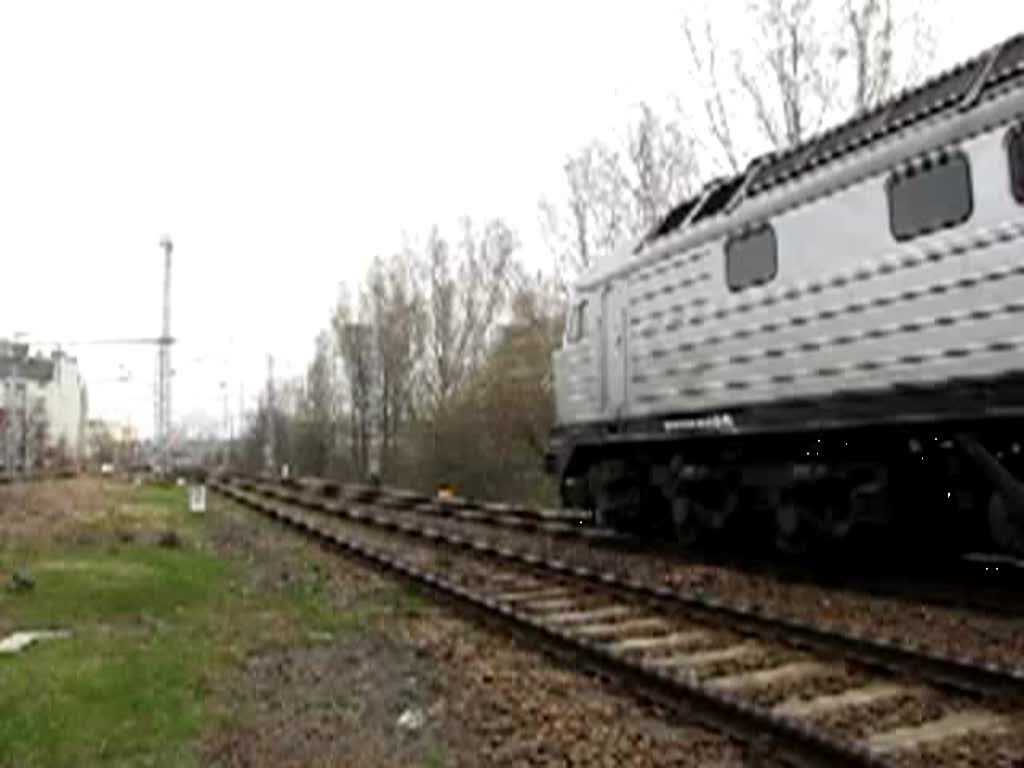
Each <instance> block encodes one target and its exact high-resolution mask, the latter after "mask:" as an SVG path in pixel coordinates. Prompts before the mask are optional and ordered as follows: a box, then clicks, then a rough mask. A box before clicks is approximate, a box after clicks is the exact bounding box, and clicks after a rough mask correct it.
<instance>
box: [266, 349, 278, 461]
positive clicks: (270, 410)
mask: <svg viewBox="0 0 1024 768" xmlns="http://www.w3.org/2000/svg"><path fill="white" fill-rule="evenodd" d="M276 410H277V409H276V408H275V407H274V356H273V355H267V431H266V437H265V442H264V443H263V467H264V469H265V470H266V472H267V474H269V475H270V476H271V477H273V476H274V475H275V470H274V465H275V461H274V448H275V446H274V438H275V435H274V416H275V414H276Z"/></svg>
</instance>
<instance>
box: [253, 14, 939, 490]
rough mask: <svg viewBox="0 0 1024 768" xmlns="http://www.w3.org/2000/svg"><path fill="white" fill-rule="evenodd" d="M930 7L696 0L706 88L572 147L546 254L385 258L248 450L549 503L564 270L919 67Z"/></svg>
mask: <svg viewBox="0 0 1024 768" xmlns="http://www.w3.org/2000/svg"><path fill="white" fill-rule="evenodd" d="M919 10H920V9H919V8H917V7H915V4H914V2H913V0H906V1H905V2H897V0H815V1H814V2H812V0H749V2H747V3H746V11H747V14H748V19H749V20H750V21H751V25H750V34H743V35H741V36H737V34H736V30H735V29H734V28H733V27H734V26H735V25H732V24H731V23H730V26H729V28H726V29H722V28H719V27H717V26H716V25H715V24H714V23H712V20H711V19H710V18H708V17H704V18H702V17H700V15H699V11H697V12H694V11H689V12H687V14H686V15H685V17H684V18H682V19H681V21H682V24H681V33H680V46H679V50H680V51H681V61H680V70H681V74H685V77H686V79H687V81H688V82H689V83H690V85H691V87H694V86H696V87H699V89H700V96H699V98H697V99H693V98H692V94H691V103H690V104H689V105H683V106H678V105H677V106H676V107H674V108H671V109H656V108H654V107H653V106H651V105H650V104H646V103H640V104H639V105H638V107H637V110H636V112H635V113H634V114H633V116H632V118H631V119H630V120H629V121H628V122H627V124H626V126H625V131H624V132H623V135H622V136H620V137H617V138H614V139H594V140H593V141H590V142H588V143H587V144H585V145H584V146H582V147H580V148H579V149H577V150H576V151H575V152H572V153H571V154H569V155H568V156H567V158H566V160H565V163H564V166H563V172H564V181H565V186H564V190H563V197H562V199H560V200H554V201H552V200H550V199H543V200H541V201H540V205H539V214H540V216H539V218H540V227H541V230H542V232H543V234H544V235H545V238H546V241H547V244H548V247H549V250H550V256H551V262H550V263H551V268H550V269H549V270H546V271H544V272H542V273H541V274H533V273H530V272H529V271H528V270H527V269H526V268H525V267H524V265H523V261H522V255H521V254H520V253H519V249H518V241H517V236H516V234H515V233H514V232H513V231H512V230H511V229H510V228H509V227H508V226H507V225H506V224H505V223H504V222H503V221H501V220H500V219H495V220H493V221H490V222H487V223H486V224H483V225H479V224H474V223H473V222H470V221H464V222H463V223H462V225H461V227H460V229H459V231H457V232H455V233H449V234H444V233H442V232H441V231H439V230H436V229H435V230H434V231H433V232H431V233H430V234H429V236H427V237H426V238H425V241H424V242H423V243H422V244H420V245H418V246H416V247H408V248H406V249H405V250H403V251H402V252H400V253H396V254H394V255H392V256H390V257H386V258H378V259H377V260H375V261H374V262H373V265H372V267H371V268H370V270H369V272H368V274H367V275H366V276H365V278H364V279H363V280H362V281H360V282H358V283H357V284H356V285H354V286H350V287H349V289H348V290H347V292H346V293H345V294H344V295H343V296H342V297H341V298H340V300H339V301H338V304H337V306H336V307H335V309H334V312H333V316H332V317H331V322H330V324H329V327H327V328H325V329H324V330H323V332H322V333H321V334H320V335H319V336H318V337H317V339H316V348H315V354H314V357H313V359H312V361H311V362H310V364H309V367H308V370H307V372H306V375H305V376H304V377H303V378H301V379H299V380H294V381H284V382H275V383H274V385H273V386H272V387H270V388H268V391H267V392H265V393H263V396H262V398H261V400H260V404H259V408H258V411H257V413H256V414H255V416H254V418H252V419H251V420H250V426H249V429H248V431H247V432H246V433H245V434H244V436H243V438H242V440H241V441H240V445H239V446H237V451H236V454H237V460H238V461H240V462H241V463H243V464H244V465H245V466H246V467H247V468H249V469H251V470H256V469H259V468H262V467H264V466H265V464H266V462H267V459H268V455H267V452H266V450H267V447H268V445H270V444H272V445H273V449H272V454H273V455H272V458H273V461H274V463H275V464H276V465H278V466H280V465H281V464H285V463H286V464H288V465H289V466H290V468H291V471H292V472H293V473H298V474H316V475H327V476H331V477H336V478H339V479H357V478H358V479H364V478H366V477H367V476H369V475H370V474H371V473H376V474H378V475H379V476H380V477H381V478H382V479H383V480H384V481H385V482H388V483H393V484H398V485H405V486H412V487H420V488H431V487H433V486H435V485H436V484H437V483H439V482H450V483H453V484H454V485H455V486H456V488H457V489H458V490H459V491H460V492H463V493H467V494H472V495H479V496H489V497H501V498H520V499H533V500H550V499H551V498H552V496H553V488H552V487H551V485H550V483H549V481H548V479H547V478H545V477H544V475H543V474H542V472H541V462H542V457H543V453H544V447H545V442H546V439H547V434H548V432H549V429H550V427H551V425H552V421H553V416H554V403H553V375H552V371H551V369H550V360H551V353H552V351H553V350H554V348H555V347H556V346H557V343H558V339H559V337H560V334H561V329H562V316H563V307H564V300H565V297H566V286H567V285H569V284H570V283H571V281H572V280H573V278H574V277H575V276H576V275H577V274H578V273H579V272H580V271H581V270H584V269H586V268H588V267H589V266H590V265H592V264H593V263H594V262H595V260H596V259H598V258H601V256H602V255H604V254H606V253H608V252H609V251H611V250H612V249H614V248H615V247H617V246H618V245H619V244H621V243H623V241H629V240H631V239H633V238H635V237H637V236H638V235H640V234H641V233H643V232H645V231H647V230H648V229H649V228H650V227H651V226H652V225H653V224H655V223H656V222H657V221H658V220H659V219H660V218H661V217H662V216H664V215H665V213H666V212H667V211H668V210H670V209H671V207H672V206H673V205H675V204H676V203H678V202H680V200H681V199H682V198H684V197H685V196H686V195H689V194H693V193H694V192H695V191H696V190H698V189H699V188H700V185H701V183H702V182H706V181H707V180H708V179H709V178H711V177H713V176H715V175H718V174H723V173H736V172H739V171H741V170H742V169H743V168H744V167H745V165H746V163H748V162H749V160H750V158H751V157H752V155H753V154H755V153H758V152H763V151H765V150H769V149H781V148H785V147H787V146H790V145H792V144H795V143H798V142H800V141H802V140H804V139H806V138H807V137H808V136H809V135H810V134H811V133H813V132H815V131H817V130H819V129H821V128H823V127H825V126H827V125H828V124H830V123H834V122H836V121H837V120H840V119H842V118H844V117H847V116H849V115H850V114H854V113H858V112H863V111H865V110H868V109H871V108H872V107H873V106H874V105H875V104H877V103H878V101H880V100H881V99H883V98H885V97H886V96H888V95H889V94H891V93H892V92H893V91H895V90H897V89H899V88H901V87H903V86H905V85H907V84H908V83H909V82H911V81H913V80H916V79H918V78H919V76H920V73H921V72H922V71H923V69H924V66H925V65H926V63H927V62H928V61H929V59H930V34H929V28H928V25H927V22H926V21H925V19H924V18H923V17H922V15H921V14H920V12H919ZM721 18H727V17H726V16H721ZM730 36H731V37H730Z"/></svg>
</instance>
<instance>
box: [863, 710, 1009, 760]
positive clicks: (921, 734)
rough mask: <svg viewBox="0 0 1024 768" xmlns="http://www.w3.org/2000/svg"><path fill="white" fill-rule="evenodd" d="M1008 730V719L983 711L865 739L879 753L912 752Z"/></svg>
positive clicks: (945, 718)
mask: <svg viewBox="0 0 1024 768" xmlns="http://www.w3.org/2000/svg"><path fill="white" fill-rule="evenodd" d="M1009 728H1010V719H1009V718H1007V717H1004V716H1002V715H997V714H995V713H993V712H986V711H984V710H966V711H963V712H953V713H950V714H948V715H945V716H944V717H940V718H938V719H937V720H929V721H928V722H926V723H921V724H920V725H911V726H907V727H904V728H894V729H893V730H891V731H883V732H882V733H876V734H873V735H871V736H869V737H868V739H867V741H868V744H869V745H870V746H871V747H872V748H873V749H877V750H879V751H882V752H896V751H900V750H908V749H916V748H917V747H920V746H921V745H923V744H933V743H935V742H937V741H945V740H947V739H957V738H960V737H961V736H967V735H968V734H976V733H985V734H998V733H1005V732H1007V731H1008V730H1009Z"/></svg>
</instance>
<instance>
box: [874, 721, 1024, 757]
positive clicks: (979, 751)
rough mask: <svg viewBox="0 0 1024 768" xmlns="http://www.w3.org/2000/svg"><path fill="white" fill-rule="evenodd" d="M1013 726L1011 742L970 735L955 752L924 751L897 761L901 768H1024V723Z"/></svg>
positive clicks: (929, 749) (934, 749)
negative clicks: (1023, 767) (1013, 732)
mask: <svg viewBox="0 0 1024 768" xmlns="http://www.w3.org/2000/svg"><path fill="white" fill-rule="evenodd" d="M1011 727H1015V728H1016V733H1015V734H1014V736H1013V737H1012V738H1011V740H1010V741H1009V742H1008V741H1007V739H1006V737H1005V736H1000V737H993V736H990V735H981V734H978V735H975V736H967V737H964V738H963V739H960V741H958V742H957V745H956V746H955V747H954V748H952V749H949V748H947V749H940V748H922V749H920V750H918V751H917V752H916V753H915V754H913V755H905V756H902V757H899V758H897V759H896V760H894V764H895V765H897V766H899V768H954V766H955V767H956V768H1021V766H1024V722H1019V721H1018V722H1016V723H1014V724H1013V725H1012V726H1011Z"/></svg>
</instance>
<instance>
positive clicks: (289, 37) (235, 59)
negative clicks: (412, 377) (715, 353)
mask: <svg viewBox="0 0 1024 768" xmlns="http://www.w3.org/2000/svg"><path fill="white" fill-rule="evenodd" d="M928 5H929V7H931V6H934V13H932V14H931V19H932V25H933V28H934V36H935V39H936V43H937V51H936V53H937V60H936V62H935V63H936V66H937V67H942V66H947V65H949V64H950V63H953V62H955V61H956V60H958V59H961V58H964V57H966V56H969V55H971V54H973V53H975V52H977V51H978V50H980V49H982V48H983V47H985V46H988V45H991V44H992V43H995V42H998V41H999V40H1001V39H1003V38H1004V37H1007V36H1009V35H1010V34H1012V33H1013V32H1014V31H1015V30H1022V29H1024V4H1021V3H1018V4H1013V3H1007V2H1005V0H972V1H971V2H969V3H968V2H966V1H965V0H935V2H933V3H930V4H928ZM684 7H685V4H684V3H683V2H669V1H668V0H633V2H625V1H623V2H619V3H601V2H575V1H574V2H568V1H567V0H563V2H551V1H550V0H548V1H547V2H540V1H538V2H534V1H533V0H529V1H527V0H521V1H520V2H517V3H501V4H498V3H482V2H479V1H477V2H468V1H467V2H456V1H454V0H444V1H442V0H432V2H429V3H421V2H412V1H410V2H374V3H342V2H333V3H330V2H311V1H308V0H291V1H290V2H283V1H282V2H277V3H269V2H257V1H255V0H248V1H247V2H210V1H209V0H208V1H207V2H191V1H186V0H177V1H176V2H166V3H152V2H142V1H141V0H131V1H130V2H89V3H83V2H80V1H78V2H47V1H46V0H34V1H33V2H15V1H14V0H0V257H2V259H3V261H2V263H3V265H4V267H5V274H4V275H3V279H2V284H3V286H4V289H5V290H4V291H3V294H2V299H0V336H6V335H10V334H12V333H15V332H25V333H27V334H28V336H29V337H30V338H34V339H42V340H55V341H65V342H69V341H78V340H84V339H105V338H122V337H144V336H156V335H157V334H158V332H159V324H160V290H161V286H160V280H161V269H162V266H161V251H160V249H159V248H158V245H157V243H158V241H159V238H160V236H161V234H163V233H165V232H167V233H170V234H171V236H172V237H173V239H174V243H175V253H174V260H175V263H174V279H173V283H174V285H173V292H174V302H173V307H174V309H173V331H174V335H175V336H176V337H178V338H179V339H180V343H179V344H178V345H177V346H176V347H175V349H174V353H173V354H174V363H175V365H174V367H175V369H176V371H177V376H176V378H175V398H174V400H175V402H174V410H175V415H176V416H181V415H183V414H189V413H192V412H200V411H205V412H207V413H209V414H211V416H212V417H214V418H219V414H220V412H221V406H220V393H219V387H218V383H219V382H220V381H222V380H227V381H228V382H229V385H230V391H231V409H232V411H234V410H235V409H236V408H237V401H238V390H239V385H240V383H241V382H244V385H245V388H246V391H247V395H250V396H251V395H253V394H254V393H255V390H256V389H257V388H258V387H259V386H260V383H261V379H262V374H263V370H264V365H265V355H266V353H268V352H272V353H274V354H275V356H276V357H277V359H278V370H279V371H280V372H282V373H296V372H298V371H299V370H301V368H302V366H303V365H304V364H305V362H306V361H307V360H308V358H309V356H310V354H311V351H312V343H313V341H312V340H313V337H314V335H315V334H316V332H317V331H318V330H319V329H320V328H322V327H323V326H324V325H325V323H326V321H327V318H328V316H329V312H330V309H331V307H332V305H333V302H334V299H335V296H336V294H337V287H338V284H339V283H340V282H341V281H343V280H346V279H347V280H357V279H358V278H359V275H360V274H361V272H362V271H363V269H364V268H365V266H366V264H367V263H368V261H369V260H370V258H372V257H373V256H374V255H375V254H386V253H388V252H389V251H392V250H394V249H396V248H397V247H399V246H400V244H401V242H402V238H403V233H408V234H409V235H410V236H413V237H415V236H418V235H421V234H422V233H424V232H425V231H426V230H427V229H428V228H429V227H430V225H431V224H433V223H438V224H440V225H441V226H442V227H447V226H450V225H452V224H454V222H455V220H456V219H457V217H459V216H460V215H463V214H470V215H474V216H477V217H485V216H491V215H500V216H503V217H505V218H506V219H507V220H508V221H509V222H510V223H511V224H512V225H513V227H515V228H516V229H517V231H518V232H519V234H520V237H521V239H522V240H523V241H524V243H525V247H526V250H527V251H528V253H527V256H528V257H529V258H531V259H532V260H535V261H536V263H541V262H542V261H543V259H544V258H545V255H544V253H543V252H542V245H541V242H540V240H539V235H538V233H537V224H536V222H537V216H536V211H537V201H538V199H539V197H541V196H542V195H547V196H553V197H559V196H560V194H561V188H560V182H561V176H560V168H561V164H562V161H563V158H564V156H565V155H566V154H567V153H568V152H570V151H571V150H573V149H574V148H575V147H577V146H578V145H580V144H582V143H584V142H586V141H587V140H589V139H591V138H594V137H605V136H608V135H609V133H610V132H612V131H616V130H619V129H621V127H622V124H623V123H624V121H625V120H626V117H627V114H628V113H627V110H628V109H629V107H630V105H632V104H634V103H636V102H637V101H639V100H641V99H649V100H654V101H659V100H663V99H666V98H670V97H673V96H676V95H681V94H683V93H684V88H685V84H684V83H683V82H682V79H683V78H684V77H685V59H684V55H685V52H684V49H683V47H682V40H681V36H680V32H679V28H680V26H679V25H680V21H681V17H682V9H683V8H684ZM715 7H716V12H721V13H722V14H723V18H730V15H732V17H735V15H736V14H737V13H739V9H742V8H743V3H742V0H735V1H734V2H727V0H722V2H720V3H717V4H716V6H715ZM76 351H77V354H78V357H79V360H80V362H81V365H82V367H83V369H84V371H85V375H86V377H87V380H88V383H89V386H90V398H91V410H92V413H93V414H94V415H99V416H101V417H108V418H115V419H126V418H127V419H131V420H132V421H134V422H135V423H136V424H138V425H139V426H141V427H142V428H143V431H144V432H146V433H148V432H150V430H151V427H152V381H153V372H154V367H155V366H154V358H155V353H154V350H153V349H152V348H148V347H135V348H132V347H106V348H100V347H81V348H78V349H77V350H76ZM122 365H123V366H125V367H126V368H127V369H128V370H129V371H130V372H131V376H132V380H131V382H130V383H128V384H117V383H115V382H114V379H115V378H116V376H117V373H118V368H119V366H122Z"/></svg>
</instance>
